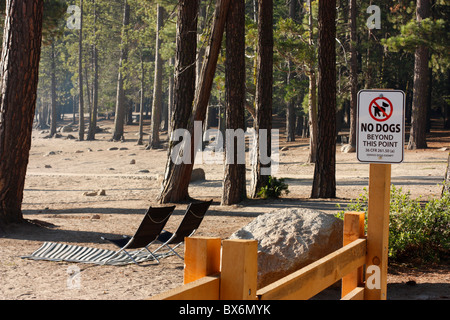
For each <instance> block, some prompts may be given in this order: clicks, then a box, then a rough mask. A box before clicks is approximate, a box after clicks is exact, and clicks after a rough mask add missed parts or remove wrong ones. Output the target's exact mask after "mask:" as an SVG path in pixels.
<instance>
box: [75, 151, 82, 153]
mask: <svg viewBox="0 0 450 320" xmlns="http://www.w3.org/2000/svg"><path fill="white" fill-rule="evenodd" d="M83 152H84V151H83V150H77V151H75V153H83Z"/></svg>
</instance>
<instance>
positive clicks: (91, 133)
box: [87, 0, 98, 140]
mask: <svg viewBox="0 0 450 320" xmlns="http://www.w3.org/2000/svg"><path fill="white" fill-rule="evenodd" d="M95 1H96V0H94V2H93V5H94V44H93V45H92V67H93V71H94V79H93V84H92V109H91V113H90V117H89V119H90V120H89V130H88V135H87V140H95V133H96V131H97V112H98V49H97V28H96V23H97V6H96V3H95Z"/></svg>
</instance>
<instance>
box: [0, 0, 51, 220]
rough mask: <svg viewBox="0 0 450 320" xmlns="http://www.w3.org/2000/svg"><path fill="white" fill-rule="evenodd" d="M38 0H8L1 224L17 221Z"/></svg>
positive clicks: (0, 106) (0, 118) (1, 73)
mask: <svg viewBox="0 0 450 320" xmlns="http://www.w3.org/2000/svg"><path fill="white" fill-rule="evenodd" d="M43 3H44V1H42V0H7V1H6V15H5V25H4V30H3V46H2V56H1V58H2V59H1V63H0V93H1V96H0V226H1V225H6V224H8V223H15V222H21V221H22V220H23V216H22V211H21V207H22V199H23V190H24V184H25V175H26V171H27V165H28V158H29V153H30V147H31V131H32V126H33V118H34V111H35V107H36V91H37V85H38V75H39V60H40V53H41V38H42V15H43V7H44V6H43Z"/></svg>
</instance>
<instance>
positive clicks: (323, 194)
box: [311, 0, 336, 198]
mask: <svg viewBox="0 0 450 320" xmlns="http://www.w3.org/2000/svg"><path fill="white" fill-rule="evenodd" d="M335 18H336V1H331V0H330V1H319V92H318V129H319V130H318V137H317V159H316V165H315V169H314V181H313V187H312V192H311V197H312V198H335V197H336V49H335V37H336V22H335Z"/></svg>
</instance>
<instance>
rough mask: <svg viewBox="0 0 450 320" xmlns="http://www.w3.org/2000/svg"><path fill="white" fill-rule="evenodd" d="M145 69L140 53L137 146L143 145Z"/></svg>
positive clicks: (142, 55)
mask: <svg viewBox="0 0 450 320" xmlns="http://www.w3.org/2000/svg"><path fill="white" fill-rule="evenodd" d="M144 84H145V68H144V54H143V53H142V52H141V99H140V103H139V105H140V106H139V138H138V141H137V145H143V144H144V142H143V139H144V99H145V98H144V97H145V95H144V93H145V85H144Z"/></svg>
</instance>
